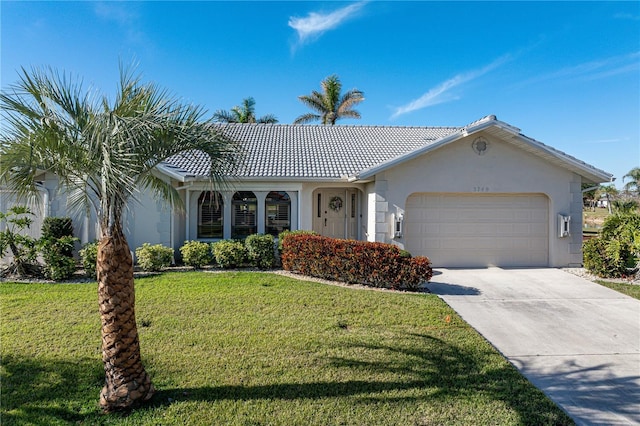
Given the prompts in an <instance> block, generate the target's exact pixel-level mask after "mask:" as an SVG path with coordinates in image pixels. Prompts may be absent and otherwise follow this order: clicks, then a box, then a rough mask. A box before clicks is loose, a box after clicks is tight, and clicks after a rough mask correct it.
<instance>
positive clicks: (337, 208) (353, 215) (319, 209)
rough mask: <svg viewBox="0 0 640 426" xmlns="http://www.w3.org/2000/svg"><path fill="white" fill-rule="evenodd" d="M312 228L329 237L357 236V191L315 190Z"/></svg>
mask: <svg viewBox="0 0 640 426" xmlns="http://www.w3.org/2000/svg"><path fill="white" fill-rule="evenodd" d="M314 204H315V206H314V207H315V208H314V220H313V230H314V231H315V232H317V233H318V234H320V235H322V236H325V237H330V238H351V239H356V238H357V232H356V231H357V226H356V223H357V205H358V203H357V193H356V191H354V190H350V189H344V188H335V189H323V190H317V191H316V195H315V198H314Z"/></svg>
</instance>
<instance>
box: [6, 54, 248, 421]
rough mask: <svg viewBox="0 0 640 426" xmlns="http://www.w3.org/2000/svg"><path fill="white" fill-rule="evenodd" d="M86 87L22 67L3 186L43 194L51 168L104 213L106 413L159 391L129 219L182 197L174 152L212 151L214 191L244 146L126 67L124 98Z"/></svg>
mask: <svg viewBox="0 0 640 426" xmlns="http://www.w3.org/2000/svg"><path fill="white" fill-rule="evenodd" d="M94 93H95V92H93V91H91V90H88V91H84V90H83V88H82V84H81V82H79V81H78V80H75V79H73V78H71V77H70V76H67V75H66V74H60V73H58V72H57V71H55V70H53V69H51V68H45V69H37V68H34V69H32V70H31V71H30V72H27V71H26V70H25V69H22V72H21V73H19V79H18V82H17V83H14V84H13V85H11V86H9V88H8V89H7V90H3V91H2V92H1V94H0V107H1V115H0V117H1V118H2V128H1V132H0V157H1V158H2V161H0V183H1V184H3V185H5V186H7V187H8V188H9V189H11V190H13V191H15V192H17V193H18V195H20V196H21V197H23V198H24V197H27V196H29V195H30V194H35V193H36V192H35V191H36V185H35V184H36V180H37V179H38V177H39V176H41V175H42V174H43V172H51V173H54V174H55V175H56V176H57V177H58V179H59V183H60V186H61V188H62V189H63V190H64V191H66V194H67V197H68V203H69V209H70V210H74V209H75V210H76V211H82V212H86V211H87V209H89V208H93V209H94V210H95V212H96V215H97V218H98V221H99V225H100V232H101V238H100V243H99V246H98V260H97V264H96V270H97V279H98V302H99V307H100V316H101V323H102V326H101V330H102V359H103V363H104V370H105V385H104V387H103V389H102V391H101V392H100V405H101V407H102V408H103V410H104V411H106V412H111V411H117V410H122V409H127V408H130V407H132V406H135V405H137V404H139V403H141V402H143V401H146V400H148V399H150V398H151V396H152V395H153V393H154V387H153V385H152V383H151V379H150V377H149V375H148V374H147V372H146V371H145V368H144V366H143V365H142V361H141V359H140V343H139V338H138V331H137V327H136V320H135V306H134V299H135V298H134V281H133V262H132V258H131V254H130V251H129V245H128V243H127V241H126V239H125V236H124V232H123V224H122V219H123V214H124V210H125V207H126V206H127V204H128V203H129V202H130V201H135V197H136V193H137V191H139V190H145V189H146V190H151V191H153V192H154V193H155V194H157V195H159V196H160V197H162V198H164V199H165V200H167V201H168V202H170V203H171V204H172V205H176V206H178V207H179V206H180V196H179V194H178V192H177V191H176V189H175V188H173V187H172V186H171V185H170V184H169V183H167V182H165V181H164V180H162V179H160V178H158V177H157V176H156V175H154V173H153V170H154V168H155V167H156V166H157V165H158V164H159V163H161V162H162V161H164V160H165V159H167V158H168V157H171V156H174V155H196V153H199V152H205V153H206V154H208V155H209V158H210V159H211V168H210V170H211V172H210V173H211V176H210V177H211V182H212V186H215V184H216V183H217V184H218V185H220V184H223V183H224V178H223V175H222V174H221V173H222V171H229V170H230V167H233V165H234V162H235V154H236V152H235V149H236V147H235V144H234V143H233V142H232V141H230V140H228V139H227V138H225V137H224V136H223V135H221V134H219V133H218V132H217V130H216V127H215V126H212V125H210V122H208V121H202V116H203V110H202V109H201V108H199V107H194V106H185V105H182V104H181V103H179V102H178V101H177V100H176V99H175V98H174V97H172V96H170V95H168V94H167V92H165V91H163V90H160V89H159V88H158V87H157V86H155V85H153V84H142V83H141V82H140V78H139V77H136V76H134V75H133V74H132V73H131V72H129V71H127V70H123V68H122V66H121V67H120V84H119V90H118V92H117V94H116V97H115V99H113V100H110V99H108V98H107V97H98V96H95V95H94Z"/></svg>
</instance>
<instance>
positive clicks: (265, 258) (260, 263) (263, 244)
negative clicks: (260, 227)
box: [244, 234, 276, 269]
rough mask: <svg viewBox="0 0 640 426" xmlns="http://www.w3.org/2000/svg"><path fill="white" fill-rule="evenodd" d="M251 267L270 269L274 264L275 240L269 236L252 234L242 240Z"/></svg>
mask: <svg viewBox="0 0 640 426" xmlns="http://www.w3.org/2000/svg"><path fill="white" fill-rule="evenodd" d="M244 245H245V247H246V248H247V258H248V259H249V263H250V264H251V266H256V267H258V268H260V269H270V268H273V267H274V266H275V264H276V253H275V250H276V247H275V240H274V238H273V235H271V234H266V235H263V234H253V235H249V236H248V237H247V239H246V240H244Z"/></svg>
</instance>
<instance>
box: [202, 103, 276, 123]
mask: <svg viewBox="0 0 640 426" xmlns="http://www.w3.org/2000/svg"><path fill="white" fill-rule="evenodd" d="M255 107H256V101H255V99H253V98H251V97H249V98H245V99H243V100H242V106H234V107H233V108H231V111H225V110H222V109H219V110H218V111H216V112H215V113H214V114H213V119H214V121H216V122H218V123H267V124H275V123H277V122H278V119H277V118H276V116H275V115H273V114H267V115H263V116H262V117H260V118H258V119H256V114H255V109H256V108H255Z"/></svg>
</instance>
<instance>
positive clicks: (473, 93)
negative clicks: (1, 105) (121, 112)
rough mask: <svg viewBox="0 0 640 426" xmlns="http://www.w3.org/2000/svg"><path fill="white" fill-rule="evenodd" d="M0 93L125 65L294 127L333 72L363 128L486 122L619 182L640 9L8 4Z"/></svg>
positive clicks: (631, 138) (635, 131) (629, 142)
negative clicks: (28, 80)
mask: <svg viewBox="0 0 640 426" xmlns="http://www.w3.org/2000/svg"><path fill="white" fill-rule="evenodd" d="M0 13H1V37H2V39H1V62H2V64H1V85H2V87H3V88H6V87H7V86H8V85H10V84H11V83H12V82H14V81H16V79H17V70H19V69H20V67H26V68H30V67H32V66H42V65H45V66H52V67H55V68H57V69H59V70H65V71H68V72H70V73H73V74H74V75H78V76H81V77H82V78H83V80H84V84H85V85H86V86H87V87H88V86H93V87H95V88H97V89H98V90H100V91H101V92H104V93H108V94H109V93H114V91H115V88H116V82H117V79H118V63H119V61H123V62H124V63H125V64H129V63H131V62H132V61H135V62H137V64H138V71H139V72H140V73H141V74H142V75H143V79H144V80H148V81H154V82H156V83H158V84H159V85H160V86H162V87H164V88H166V89H168V90H169V91H170V92H172V93H174V94H175V95H177V96H179V97H181V98H182V99H183V100H184V101H185V102H190V103H196V104H200V105H203V106H204V107H205V108H206V109H207V110H209V111H210V112H211V113H213V112H214V111H215V110H218V109H226V110H228V109H230V108H231V107H233V106H234V105H238V104H239V103H240V102H241V101H242V99H243V98H246V97H249V96H252V97H254V98H255V100H256V113H257V115H264V114H274V115H276V116H277V117H278V119H279V120H280V122H281V123H291V122H292V121H293V120H294V119H295V118H296V117H297V116H299V115H301V114H304V113H306V112H308V110H307V109H306V108H305V107H304V105H303V104H301V103H300V102H299V101H298V96H300V95H305V94H308V93H310V92H311V90H318V89H319V83H320V81H321V80H322V79H323V78H325V77H326V76H328V75H330V74H338V75H339V77H340V79H341V81H342V83H343V89H344V90H349V89H353V88H357V89H359V90H362V91H363V92H364V94H365V101H364V102H363V103H362V104H360V105H359V106H358V108H357V109H358V110H359V111H360V112H361V114H362V119H361V120H344V121H341V122H339V123H340V124H363V125H364V124H366V125H369V124H370V125H398V126H460V125H465V124H467V123H470V122H472V121H475V120H476V119H479V118H481V117H483V116H485V115H489V114H495V115H497V117H498V119H500V120H502V121H506V122H508V123H509V124H511V125H513V126H516V127H519V128H520V129H522V132H523V133H524V134H526V135H527V136H530V137H533V138H535V139H537V140H539V141H541V142H544V143H545V144H548V145H551V146H553V147H555V148H557V149H560V150H562V151H564V152H566V153H568V154H570V155H573V156H575V157H577V158H579V159H581V160H583V161H586V162H587V163H590V164H592V165H594V166H596V167H598V168H601V169H603V170H605V171H607V172H610V173H612V174H613V175H614V176H616V178H617V181H616V184H617V186H619V187H620V186H621V183H622V182H621V181H622V176H623V175H624V174H626V173H627V172H628V171H629V170H630V169H631V168H633V167H637V166H638V165H640V87H639V86H640V2H636V1H632V2H482V1H476V2H456V1H453V2H429V1H424V2H419V1H411V2H383V1H368V2H333V1H332V2H294V1H285V2H271V1H259V2H216V1H198V2H170V1H162V2H161V1H146V2H90V1H86V2H62V1H59V2H57V1H56V2H54V1H51V2H25V1H20V2H14V1H5V0H3V1H2V2H1V3H0Z"/></svg>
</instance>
